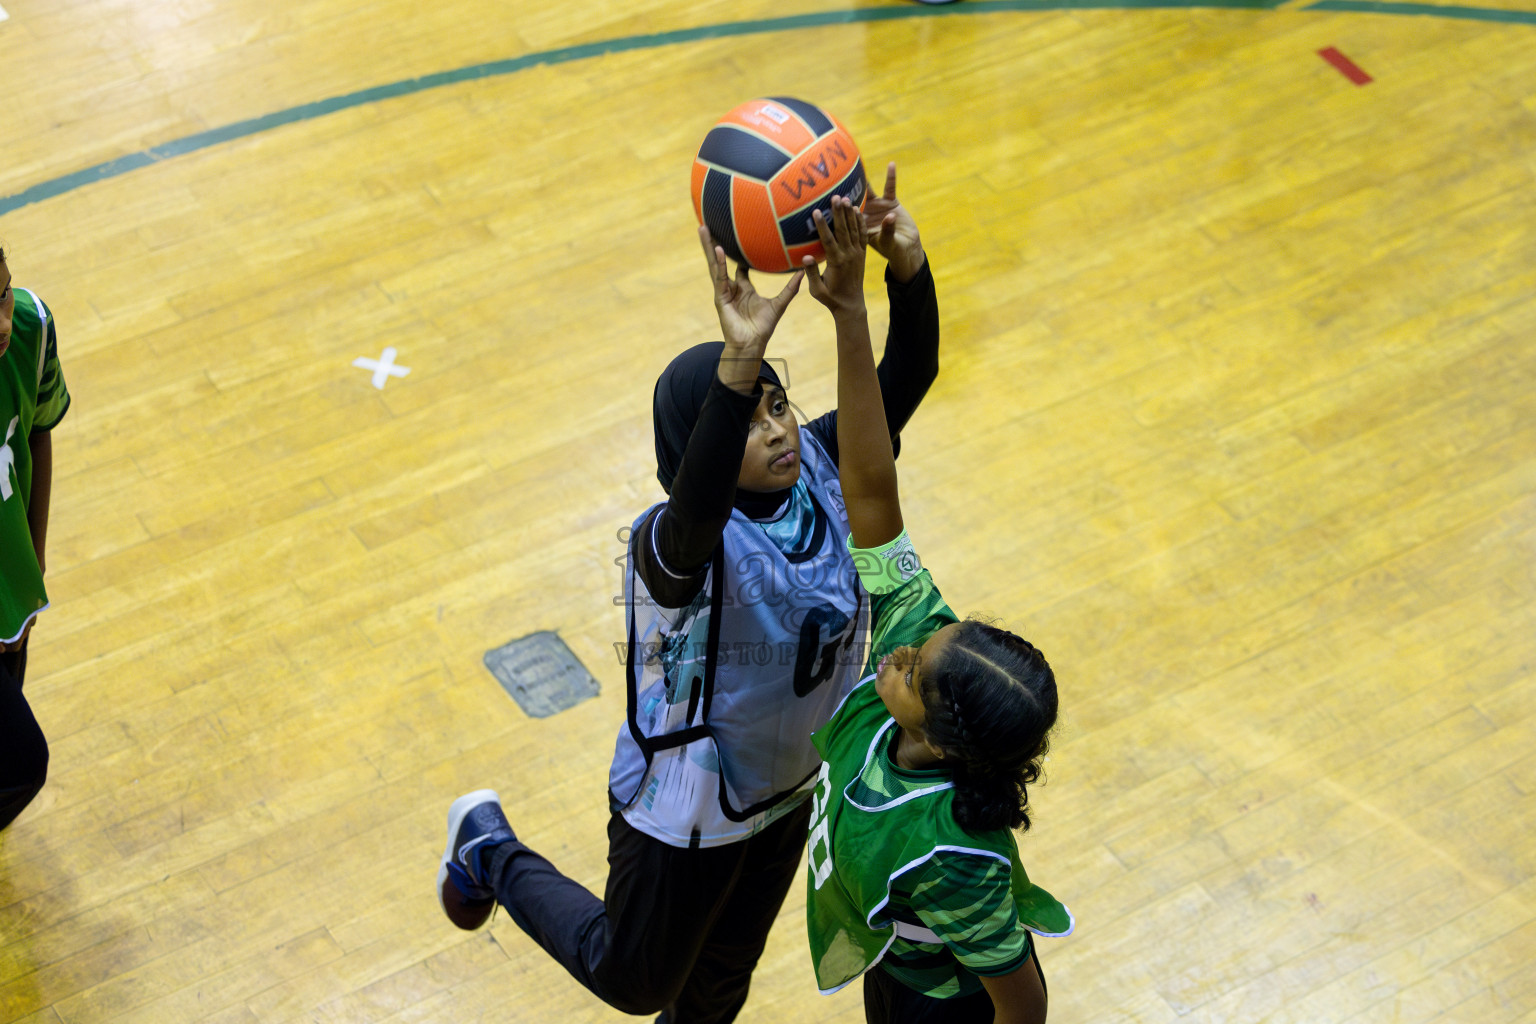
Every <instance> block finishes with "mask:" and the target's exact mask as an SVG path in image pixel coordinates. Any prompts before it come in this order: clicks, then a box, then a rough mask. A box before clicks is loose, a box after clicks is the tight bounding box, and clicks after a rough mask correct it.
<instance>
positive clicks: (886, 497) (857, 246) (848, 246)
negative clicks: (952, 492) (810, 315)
mask: <svg viewBox="0 0 1536 1024" xmlns="http://www.w3.org/2000/svg"><path fill="white" fill-rule="evenodd" d="M814 219H815V223H816V231H817V234H818V235H819V236H820V238H821V244H822V246H823V248H825V249H826V253H827V257H826V259H827V265H826V269H825V270H819V269H818V268H817V267H816V264H815V262H814V261H811V260H810V259H809V257H807V264H806V275H807V281H808V283H809V285H810V290H811V295H812V297H814V298H815V299H816V301H818V302H820V303H821V304H822V305H824V306H826V307H827V309H828V310H829V311H830V312H831V313H832V320H833V323H834V324H836V326H837V409H838V415H837V445H838V449H839V452H840V457H839V461H838V478H839V480H840V481H841V483H842V487H843V500H844V502H845V504H846V505H847V508H848V526H849V529H850V530H851V532H852V534H853V543H854V545H855V546H857V547H861V548H871V547H879V546H880V545H882V544H885V543H887V542H888V541H891V540H894V539H895V538H896V537H897V536H899V535H900V533H901V530H902V520H901V499H900V496H899V495H898V493H897V486H896V458H895V454H894V452H893V450H892V448H891V435H890V429H889V427H888V426H887V424H886V421H885V406H884V404H883V403H882V402H881V399H880V378H879V377H878V376H877V375H876V373H875V355H874V352H873V350H872V349H871V347H870V342H869V316H868V312H867V310H866V309H865V306H864V249H865V245H866V238H867V231H866V227H865V222H864V216H863V214H861V213H860V212H859V211H858V210H857V209H856V208H854V206H853V204H852V203H850V202H849V201H848V200H846V199H843V198H842V197H840V196H838V197H834V198H833V200H832V210H831V217H830V219H826V218H823V217H822V216H821V214H820V213H819V212H817V213H816V214H814Z"/></svg>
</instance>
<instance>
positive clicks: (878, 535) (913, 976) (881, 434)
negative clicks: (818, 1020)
mask: <svg viewBox="0 0 1536 1024" xmlns="http://www.w3.org/2000/svg"><path fill="white" fill-rule="evenodd" d="M815 216H816V224H817V230H818V232H819V234H820V236H821V241H822V244H823V245H824V246H825V247H826V250H827V263H826V269H825V270H824V271H821V272H820V273H818V272H817V269H816V267H815V265H814V264H811V265H809V266H808V267H807V271H806V273H807V279H808V281H809V283H810V290H811V294H812V295H813V296H814V297H815V298H816V299H817V301H819V302H821V303H822V304H823V305H825V306H826V307H827V308H828V309H829V310H830V311H831V312H832V317H833V320H834V321H835V322H836V324H837V344H838V361H839V365H840V366H846V367H849V368H850V369H849V371H848V372H846V373H840V374H839V375H838V396H837V398H838V408H839V409H840V410H841V415H840V416H839V417H838V423H837V431H838V445H839V446H840V448H841V450H842V456H843V457H842V461H841V463H840V465H839V473H840V476H841V480H842V487H843V496H844V500H845V501H846V502H847V506H848V523H849V528H850V529H851V531H852V535H851V536H850V537H849V539H848V547H849V549H850V551H851V552H852V553H853V559H854V563H855V565H856V566H857V567H858V569H859V575H860V578H861V579H862V580H863V582H864V585H865V587H866V589H868V590H869V592H870V594H871V599H872V609H871V610H872V616H873V622H874V638H873V643H872V645H871V649H870V661H869V664H870V668H869V672H871V673H872V674H871V675H868V676H866V678H865V679H864V680H863V681H862V682H861V683H860V684H859V685H858V686H857V687H856V688H855V689H854V690H853V692H851V693H850V694H849V695H848V697H847V698H846V699H845V700H844V702H843V703H842V705H841V706H840V707H839V708H838V710H837V712H836V713H835V714H834V715H833V716H832V719H831V721H829V722H828V723H827V724H826V725H825V726H823V727H822V728H821V729H820V730H819V731H817V733H816V735H815V737H814V739H815V743H816V747H817V749H818V750H820V752H821V755H822V760H823V763H822V768H821V776H820V779H819V781H818V784H817V787H816V792H815V796H814V800H813V811H812V819H811V835H810V843H809V850H808V857H809V864H808V871H807V890H808V892H807V897H806V904H807V906H806V920H807V928H808V931H809V933H810V942H811V954H812V956H813V958H814V959H815V964H816V979H817V984H818V985H819V986H820V988H821V989H822V991H823V992H831V991H833V990H836V989H838V988H841V987H842V986H844V985H846V984H848V983H849V982H850V981H853V980H854V979H855V978H858V977H859V976H860V975H862V976H863V977H864V1014H865V1018H866V1020H868V1021H870V1022H871V1024H873V1022H892V1024H916V1022H923V1024H927V1022H951V1021H952V1022H957V1024H958V1022H964V1024H978V1022H986V1021H994V1022H996V1024H1024V1022H1030V1024H1034V1022H1039V1021H1044V1020H1045V1012H1046V989H1045V975H1044V973H1043V972H1042V971H1041V969H1040V965H1039V962H1038V960H1037V959H1036V957H1035V953H1034V939H1033V938H1032V935H1031V933H1033V934H1035V935H1044V936H1061V935H1066V934H1068V933H1070V932H1071V930H1072V926H1073V920H1072V915H1071V913H1070V912H1069V911H1068V910H1067V908H1066V907H1064V906H1062V904H1061V903H1060V902H1058V901H1057V900H1056V899H1055V897H1053V896H1052V895H1051V894H1050V893H1048V892H1046V891H1045V890H1043V889H1041V888H1039V887H1038V886H1036V885H1034V884H1033V883H1032V882H1030V880H1029V877H1028V876H1027V875H1026V874H1025V873H1024V868H1023V867H1022V865H1020V863H1019V854H1018V845H1017V843H1016V842H1015V839H1014V833H1013V831H1012V830H1013V829H1027V828H1028V827H1029V815H1028V814H1027V813H1026V807H1027V804H1028V797H1027V795H1026V792H1025V787H1026V786H1027V785H1028V784H1029V783H1031V782H1034V781H1035V780H1036V779H1038V778H1039V776H1040V762H1041V760H1042V759H1043V758H1044V756H1045V751H1046V745H1047V736H1048V734H1049V733H1050V730H1051V727H1052V726H1053V725H1054V724H1055V722H1056V680H1055V677H1054V676H1053V675H1052V673H1051V668H1050V666H1049V665H1047V664H1046V661H1045V657H1044V656H1043V655H1042V654H1041V653H1040V652H1039V651H1037V650H1036V649H1035V648H1034V647H1033V646H1031V645H1030V644H1029V643H1028V642H1027V641H1025V640H1022V639H1020V638H1019V637H1017V636H1015V635H1014V634H1012V633H1010V632H1007V631H1006V630H1002V629H997V628H994V627H992V626H989V625H986V624H983V623H981V622H977V621H974V620H967V621H965V622H961V621H959V620H958V619H957V617H956V616H955V614H954V612H952V611H951V610H950V609H949V606H948V605H946V604H945V603H944V600H943V598H941V597H940V596H939V592H938V591H937V590H936V589H935V588H934V585H933V580H932V578H931V577H930V576H929V574H928V571H927V570H926V569H923V568H922V567H921V565H920V564H919V561H918V558H917V555H916V553H915V552H914V550H913V548H912V544H911V542H910V540H908V538H907V533H906V530H905V529H904V528H903V525H902V518H901V502H900V500H899V498H898V496H897V487H896V464H895V460H894V459H893V457H892V452H891V441H890V436H889V434H888V433H887V431H886V426H885V419H884V413H883V410H882V405H881V401H880V385H879V381H878V380H877V379H876V377H875V363H874V356H873V354H872V353H871V351H870V342H869V321H868V318H867V316H866V314H865V309H864V282H863V278H864V246H865V234H864V223H863V216H862V215H861V214H860V213H859V211H858V210H856V209H854V208H853V207H852V205H851V204H849V203H848V202H846V201H843V200H839V199H834V200H833V205H832V210H831V214H830V217H829V218H822V217H821V215H820V214H819V213H818V214H816V215H815ZM855 360H857V362H856V361H855ZM854 368H857V369H858V371H859V372H855V370H854ZM871 968H873V969H871Z"/></svg>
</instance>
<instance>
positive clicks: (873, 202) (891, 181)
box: [864, 160, 924, 284]
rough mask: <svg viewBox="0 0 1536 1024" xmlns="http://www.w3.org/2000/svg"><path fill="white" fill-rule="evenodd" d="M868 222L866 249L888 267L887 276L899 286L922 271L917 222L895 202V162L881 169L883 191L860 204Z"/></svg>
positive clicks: (921, 252) (920, 240)
mask: <svg viewBox="0 0 1536 1024" xmlns="http://www.w3.org/2000/svg"><path fill="white" fill-rule="evenodd" d="M864 216H865V219H866V220H867V222H868V227H867V228H866V230H867V232H868V234H869V247H870V248H871V249H873V250H875V252H878V253H879V254H880V255H881V256H884V257H885V259H886V262H887V263H889V264H890V265H891V275H892V276H893V277H895V278H896V280H897V281H900V282H901V283H902V284H905V283H906V282H908V281H910V280H912V278H914V277H916V276H917V272H918V271H919V270H921V269H923V259H924V255H923V242H922V239H921V238H919V237H918V234H917V221H915V220H913V219H912V214H910V213H908V212H907V208H906V207H905V206H902V205H901V203H900V202H899V201H898V200H897V199H896V161H894V160H892V161H891V162H890V163H889V164H887V165H886V167H885V191H884V192H883V193H882V194H881V195H878V196H877V195H874V194H873V193H871V194H870V197H869V200H868V201H867V202H866V203H865V204H864Z"/></svg>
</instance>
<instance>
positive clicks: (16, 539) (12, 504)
mask: <svg viewBox="0 0 1536 1024" xmlns="http://www.w3.org/2000/svg"><path fill="white" fill-rule="evenodd" d="M15 295H16V308H15V311H14V312H13V314H12V317H11V344H10V346H9V347H8V348H7V349H6V350H5V354H4V355H0V641H5V642H8V641H11V640H15V639H16V638H17V637H19V636H20V635H21V633H22V631H23V630H24V629H25V628H26V626H27V623H28V622H29V621H30V620H31V619H32V617H33V616H34V615H36V614H37V613H38V612H40V611H42V610H43V609H44V608H46V607H48V592H47V591H46V590H45V589H44V587H43V574H42V570H41V569H39V568H38V564H37V552H36V551H35V550H34V549H33V547H32V531H31V528H30V527H28V525H27V502H28V501H29V499H30V498H31V495H32V448H31V445H30V441H29V438H30V437H31V435H32V431H33V428H34V427H38V426H41V427H42V428H43V429H46V428H49V427H52V426H53V425H54V423H56V422H57V418H58V417H62V416H63V412H64V408H65V407H66V406H67V405H68V402H69V395H68V392H66V391H65V390H64V381H63V377H62V375H60V374H59V373H58V358H57V354H56V353H54V352H52V351H51V347H52V346H50V344H49V340H50V337H51V335H52V332H51V330H50V327H51V320H52V318H51V317H50V316H49V315H48V311H47V308H46V307H45V306H44V305H43V304H42V302H41V301H40V300H39V299H38V298H37V297H36V296H35V295H33V294H32V293H31V292H29V291H27V290H26V289H24V288H17V289H15ZM40 389H43V391H44V392H45V393H44V394H42V395H41V397H42V399H43V400H42V401H41V402H40V401H39V398H40Z"/></svg>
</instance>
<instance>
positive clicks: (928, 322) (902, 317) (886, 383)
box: [880, 261, 939, 436]
mask: <svg viewBox="0 0 1536 1024" xmlns="http://www.w3.org/2000/svg"><path fill="white" fill-rule="evenodd" d="M918 270H919V271H921V274H920V275H917V276H914V278H913V279H912V280H911V281H908V282H906V283H902V282H900V281H897V280H895V279H894V274H893V273H891V272H890V270H889V269H888V270H887V275H886V282H885V285H886V294H887V295H888V296H889V298H890V308H891V317H890V329H889V331H888V332H887V334H886V337H885V352H884V354H883V355H881V357H880V395H881V398H882V400H883V401H884V403H885V419H886V425H887V426H888V427H889V428H890V431H891V435H892V436H895V435H896V434H899V433H900V432H901V429H902V428H903V427H905V426H906V425H907V420H908V419H910V418H911V416H912V413H913V412H915V411H916V410H917V407H918V404H919V403H921V402H922V400H923V396H924V395H926V394H927V393H928V388H929V387H930V386H931V385H932V384H933V382H934V379H935V378H937V377H938V375H939V300H938V296H937V294H936V293H935V291H934V287H933V273H932V271H931V270H930V269H929V268H928V266H927V263H926V261H925V262H924V263H923V264H922V265H920V266H919V268H918Z"/></svg>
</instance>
